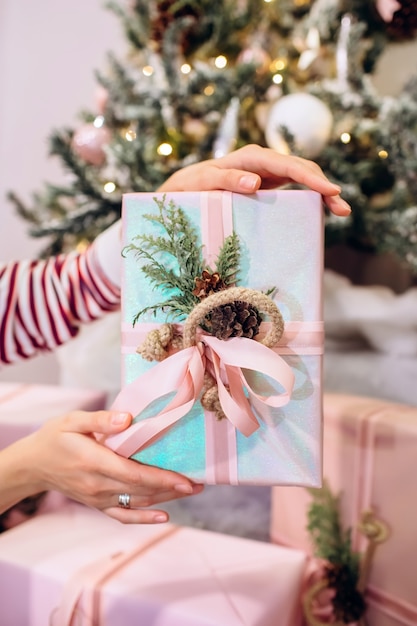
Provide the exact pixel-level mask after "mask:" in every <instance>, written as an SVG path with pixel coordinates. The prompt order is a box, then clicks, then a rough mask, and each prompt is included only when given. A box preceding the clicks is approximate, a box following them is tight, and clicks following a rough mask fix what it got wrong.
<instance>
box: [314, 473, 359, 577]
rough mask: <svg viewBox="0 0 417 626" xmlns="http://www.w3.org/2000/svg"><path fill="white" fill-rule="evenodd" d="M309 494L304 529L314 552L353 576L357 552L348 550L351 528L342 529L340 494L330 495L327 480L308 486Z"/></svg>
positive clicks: (350, 547) (357, 558) (355, 571)
mask: <svg viewBox="0 0 417 626" xmlns="http://www.w3.org/2000/svg"><path fill="white" fill-rule="evenodd" d="M309 491H310V494H311V495H312V497H313V500H312V503H311V505H310V508H309V511H308V525H307V530H308V531H309V533H310V537H311V540H312V542H313V545H314V548H315V553H316V555H317V556H318V557H320V558H322V559H325V560H326V561H329V563H331V564H332V565H343V566H346V567H348V568H349V570H350V571H351V572H352V574H353V575H354V576H355V577H357V576H358V573H359V555H358V554H357V553H356V552H353V551H352V542H351V532H352V531H351V529H350V528H349V529H347V530H343V529H342V525H341V521H340V511H339V508H340V496H335V495H333V493H332V491H331V490H330V488H329V486H328V485H327V483H325V484H324V486H323V487H322V488H321V489H310V490H309Z"/></svg>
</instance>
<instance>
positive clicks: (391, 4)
mask: <svg viewBox="0 0 417 626" xmlns="http://www.w3.org/2000/svg"><path fill="white" fill-rule="evenodd" d="M376 9H377V11H378V13H379V14H380V16H381V17H382V19H383V20H384V22H392V18H393V17H394V13H395V12H396V11H398V10H399V9H401V3H400V2H397V0H376Z"/></svg>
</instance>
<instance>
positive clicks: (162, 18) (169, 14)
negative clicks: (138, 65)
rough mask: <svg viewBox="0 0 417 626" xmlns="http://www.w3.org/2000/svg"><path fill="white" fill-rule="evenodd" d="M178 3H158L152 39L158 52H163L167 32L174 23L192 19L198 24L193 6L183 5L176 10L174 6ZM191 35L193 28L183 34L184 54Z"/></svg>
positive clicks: (152, 25) (169, 0)
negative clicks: (186, 18) (179, 20)
mask: <svg viewBox="0 0 417 626" xmlns="http://www.w3.org/2000/svg"><path fill="white" fill-rule="evenodd" d="M176 2H177V0H159V2H156V11H155V17H154V19H153V20H152V22H151V33H150V39H151V41H153V42H155V44H156V51H157V52H161V49H162V42H163V40H164V35H165V32H166V30H167V28H168V26H169V25H170V24H171V23H172V22H174V21H175V20H176V19H179V18H181V17H192V18H193V19H194V21H195V22H197V18H198V13H197V11H196V10H195V9H194V8H193V7H192V6H190V5H187V3H181V4H182V6H181V7H180V8H177V9H175V10H174V9H173V6H174V5H175V3H176ZM191 34H192V27H190V28H189V29H187V30H186V31H184V32H182V36H181V41H180V48H181V50H182V51H183V52H184V53H186V52H187V48H188V42H189V39H190V35H191Z"/></svg>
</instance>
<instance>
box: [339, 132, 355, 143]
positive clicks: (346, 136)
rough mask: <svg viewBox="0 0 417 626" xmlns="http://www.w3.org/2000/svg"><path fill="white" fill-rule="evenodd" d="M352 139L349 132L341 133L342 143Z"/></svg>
mask: <svg viewBox="0 0 417 626" xmlns="http://www.w3.org/2000/svg"><path fill="white" fill-rule="evenodd" d="M351 139H352V137H351V136H350V134H349V133H342V134H341V135H340V141H341V142H342V143H349V142H350V140H351Z"/></svg>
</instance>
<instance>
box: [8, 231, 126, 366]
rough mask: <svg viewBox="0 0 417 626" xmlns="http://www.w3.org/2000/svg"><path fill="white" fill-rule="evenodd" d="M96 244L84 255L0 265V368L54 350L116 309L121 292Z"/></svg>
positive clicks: (83, 253) (76, 254)
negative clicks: (101, 259) (84, 325)
mask: <svg viewBox="0 0 417 626" xmlns="http://www.w3.org/2000/svg"><path fill="white" fill-rule="evenodd" d="M95 243H96V242H95ZM95 243H94V244H92V245H91V246H90V247H89V248H87V249H86V251H85V252H82V253H79V252H70V253H69V254H66V255H64V254H63V255H59V256H56V257H51V258H49V259H46V260H36V261H33V260H28V261H16V262H10V263H6V264H0V364H8V363H15V362H17V361H19V360H22V359H26V358H29V357H31V356H34V355H35V354H36V353H38V352H41V351H49V350H53V349H54V348H56V347H57V346H60V345H61V344H63V343H65V342H66V341H68V340H69V339H71V338H72V337H74V336H75V335H76V334H77V333H78V330H79V325H80V324H81V323H84V322H90V321H92V320H95V319H98V318H99V317H102V316H103V315H104V314H105V313H106V312H107V311H114V310H116V309H118V308H119V306H120V287H119V286H118V285H117V284H116V283H115V282H113V281H112V280H111V279H110V278H109V276H108V274H107V273H106V271H105V270H104V269H103V267H102V264H101V263H100V259H99V254H98V250H97V247H98V246H96V245H95ZM107 252H108V251H107ZM102 256H103V254H102Z"/></svg>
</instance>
